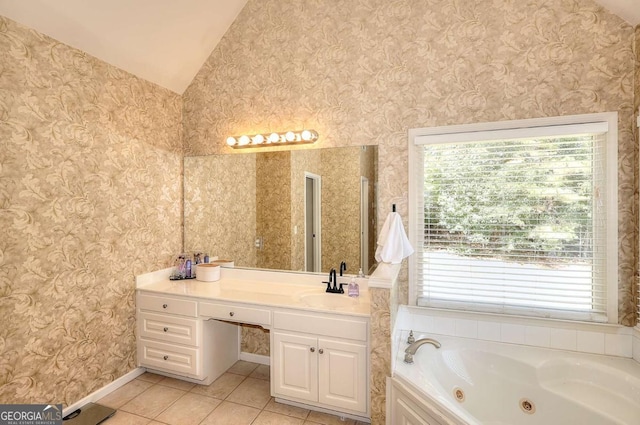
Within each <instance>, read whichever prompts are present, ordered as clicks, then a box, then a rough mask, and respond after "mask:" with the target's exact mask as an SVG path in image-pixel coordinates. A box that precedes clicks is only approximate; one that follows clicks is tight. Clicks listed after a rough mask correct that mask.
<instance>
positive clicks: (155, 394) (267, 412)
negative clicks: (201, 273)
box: [97, 360, 364, 425]
mask: <svg viewBox="0 0 640 425" xmlns="http://www.w3.org/2000/svg"><path fill="white" fill-rule="evenodd" d="M97 403H99V404H102V405H105V406H109V407H112V408H114V409H117V411H116V414H115V415H114V416H113V417H112V418H110V419H109V420H107V421H106V422H104V423H105V424H107V425H163V424H167V425H304V424H306V425H315V424H322V425H364V424H363V423H362V422H356V421H354V420H351V419H345V420H344V421H343V420H341V419H340V418H339V417H337V416H333V415H328V414H325V413H319V412H314V411H309V410H306V409H301V408H298V407H293V406H288V405H286V404H281V403H276V402H275V400H274V399H273V397H271V395H270V387H269V366H264V365H259V364H256V363H249V362H245V361H242V360H240V361H238V362H237V363H236V364H234V365H233V366H231V368H229V370H227V372H226V373H224V374H223V375H222V376H220V377H219V378H218V379H217V380H216V381H215V382H213V383H212V384H211V385H209V386H204V385H197V384H192V383H189V382H185V381H180V380H178V379H173V378H167V377H164V376H160V375H156V374H153V373H148V372H147V373H144V374H142V375H140V376H139V377H138V378H136V379H134V380H133V381H131V382H129V383H127V384H126V385H124V386H122V387H120V388H118V389H117V390H115V391H114V392H112V393H111V394H108V395H107V396H105V397H103V398H102V399H100V400H98V401H97Z"/></svg>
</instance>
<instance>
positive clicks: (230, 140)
mask: <svg viewBox="0 0 640 425" xmlns="http://www.w3.org/2000/svg"><path fill="white" fill-rule="evenodd" d="M236 143H237V140H236V138H235V137H231V136H229V137H227V145H228V146H235V144H236Z"/></svg>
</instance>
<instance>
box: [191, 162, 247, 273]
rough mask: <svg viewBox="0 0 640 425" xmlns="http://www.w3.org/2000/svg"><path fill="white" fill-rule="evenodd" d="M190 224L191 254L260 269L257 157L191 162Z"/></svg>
mask: <svg viewBox="0 0 640 425" xmlns="http://www.w3.org/2000/svg"><path fill="white" fill-rule="evenodd" d="M184 223H185V224H184V246H185V250H186V251H187V252H192V251H200V252H205V253H207V254H209V255H210V256H212V257H213V256H217V257H218V258H220V259H229V260H233V261H234V262H235V264H236V265H237V266H239V267H255V266H256V261H257V260H256V249H255V247H254V242H255V237H256V156H255V154H243V155H208V156H200V157H185V158H184ZM229 229H233V237H230V235H229V233H230V232H229Z"/></svg>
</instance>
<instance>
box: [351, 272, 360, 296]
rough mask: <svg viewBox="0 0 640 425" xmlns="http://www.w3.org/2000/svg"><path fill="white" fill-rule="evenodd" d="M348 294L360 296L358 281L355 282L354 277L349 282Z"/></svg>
mask: <svg viewBox="0 0 640 425" xmlns="http://www.w3.org/2000/svg"><path fill="white" fill-rule="evenodd" d="M349 296H350V297H358V296H360V285H358V282H356V278H355V277H352V278H351V282H349Z"/></svg>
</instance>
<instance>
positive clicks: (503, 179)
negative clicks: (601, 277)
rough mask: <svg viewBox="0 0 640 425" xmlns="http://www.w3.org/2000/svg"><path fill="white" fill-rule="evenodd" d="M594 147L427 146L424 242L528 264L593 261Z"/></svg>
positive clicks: (551, 142) (522, 143)
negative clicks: (589, 259)
mask: <svg viewBox="0 0 640 425" xmlns="http://www.w3.org/2000/svg"><path fill="white" fill-rule="evenodd" d="M592 150H593V141H592V138H591V137H590V136H584V137H568V138H548V139H535V140H532V139H525V140H508V141H496V142H481V143H460V144H454V145H451V144H447V145H426V146H425V161H424V170H425V192H424V196H425V199H424V205H425V209H424V212H425V223H424V227H425V245H426V246H429V249H446V250H447V251H448V252H452V253H456V254H462V255H469V256H484V257H487V256H490V257H496V258H502V259H514V260H516V261H527V262H528V261H533V262H536V261H538V262H540V261H542V262H544V261H545V260H543V259H544V258H546V259H548V258H550V257H552V258H554V262H556V261H557V260H560V259H563V260H568V261H571V262H575V261H576V260H577V259H578V258H581V257H589V256H590V252H591V250H592V246H591V239H592V237H593V234H592V233H593V230H592V229H593V224H592V215H593V214H592V212H593V211H592V209H593V200H594V183H593V169H594V167H593V163H592V161H593V156H594V155H593V152H592ZM596 192H597V191H596Z"/></svg>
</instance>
